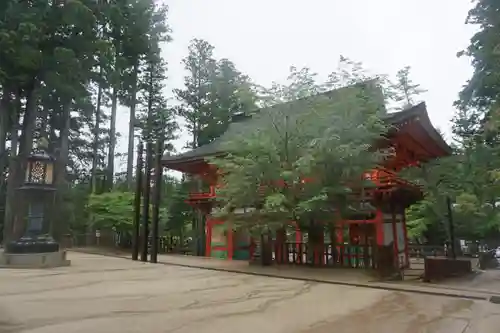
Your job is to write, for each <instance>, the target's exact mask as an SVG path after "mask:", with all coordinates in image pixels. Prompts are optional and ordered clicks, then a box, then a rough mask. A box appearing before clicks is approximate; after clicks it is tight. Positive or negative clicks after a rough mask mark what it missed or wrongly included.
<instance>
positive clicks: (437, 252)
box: [408, 244, 448, 258]
mask: <svg viewBox="0 0 500 333" xmlns="http://www.w3.org/2000/svg"><path fill="white" fill-rule="evenodd" d="M408 254H409V256H410V257H411V258H425V257H446V256H447V255H448V251H447V250H446V248H445V247H444V246H439V245H415V244H412V245H409V246H408Z"/></svg>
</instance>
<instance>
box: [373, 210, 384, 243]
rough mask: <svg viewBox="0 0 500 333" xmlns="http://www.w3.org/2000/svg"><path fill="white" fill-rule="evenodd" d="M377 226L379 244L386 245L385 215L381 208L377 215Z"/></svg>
mask: <svg viewBox="0 0 500 333" xmlns="http://www.w3.org/2000/svg"><path fill="white" fill-rule="evenodd" d="M375 228H376V233H377V245H378V246H380V245H384V215H383V213H382V211H381V210H380V209H378V210H377V213H376V216H375Z"/></svg>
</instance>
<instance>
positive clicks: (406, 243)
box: [401, 208, 410, 267]
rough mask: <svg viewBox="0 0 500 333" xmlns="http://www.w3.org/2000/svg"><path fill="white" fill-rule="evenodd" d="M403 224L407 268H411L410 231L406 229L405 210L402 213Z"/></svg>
mask: <svg viewBox="0 0 500 333" xmlns="http://www.w3.org/2000/svg"><path fill="white" fill-rule="evenodd" d="M401 220H402V221H401V223H402V228H403V237H404V242H405V247H404V249H405V261H406V262H405V267H409V266H410V254H409V249H408V229H407V228H406V213H405V210H404V208H403V211H402V212H401Z"/></svg>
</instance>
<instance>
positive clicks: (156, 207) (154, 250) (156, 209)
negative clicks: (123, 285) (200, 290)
mask: <svg viewBox="0 0 500 333" xmlns="http://www.w3.org/2000/svg"><path fill="white" fill-rule="evenodd" d="M162 153H163V137H162V135H160V138H158V142H157V143H156V159H155V179H154V183H155V187H154V193H153V217H152V221H151V222H152V230H151V256H150V261H151V262H152V263H157V262H158V227H159V223H160V203H161V185H162V184H161V183H162V176H163V168H162V166H161V156H162Z"/></svg>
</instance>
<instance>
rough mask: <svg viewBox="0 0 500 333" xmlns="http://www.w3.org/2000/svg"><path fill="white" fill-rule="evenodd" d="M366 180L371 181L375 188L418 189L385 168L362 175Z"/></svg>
mask: <svg viewBox="0 0 500 333" xmlns="http://www.w3.org/2000/svg"><path fill="white" fill-rule="evenodd" d="M364 177H365V179H366V180H371V181H372V182H374V183H375V186H377V188H389V187H409V188H414V189H416V190H419V189H420V187H419V186H418V185H416V184H412V183H410V182H409V181H406V180H404V179H401V178H400V177H399V176H398V175H397V174H396V173H395V172H392V171H390V170H387V169H385V168H377V169H374V170H371V171H369V172H367V173H365V174H364Z"/></svg>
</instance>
